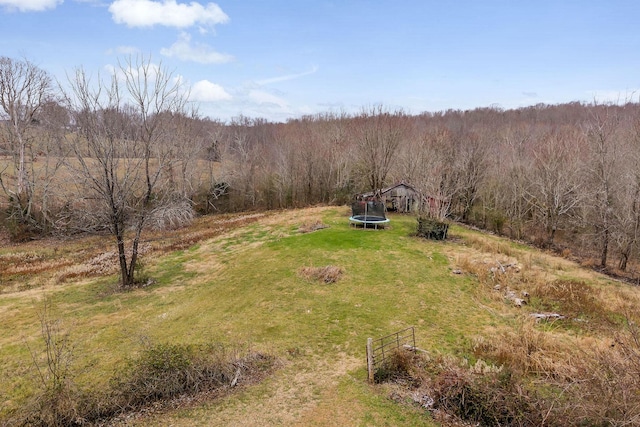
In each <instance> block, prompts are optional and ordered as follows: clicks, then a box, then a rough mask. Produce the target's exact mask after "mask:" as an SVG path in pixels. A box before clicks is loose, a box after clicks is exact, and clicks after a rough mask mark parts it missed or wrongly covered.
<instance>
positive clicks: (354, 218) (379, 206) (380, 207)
mask: <svg viewBox="0 0 640 427" xmlns="http://www.w3.org/2000/svg"><path fill="white" fill-rule="evenodd" d="M351 213H352V215H351V217H350V218H349V223H350V224H351V225H354V226H356V227H357V226H362V227H363V228H366V227H372V228H376V229H377V228H378V227H380V228H384V226H385V225H386V224H388V223H389V219H388V218H387V217H386V215H385V206H384V203H382V202H378V201H374V200H369V201H366V202H365V201H358V202H354V203H353V204H352V205H351Z"/></svg>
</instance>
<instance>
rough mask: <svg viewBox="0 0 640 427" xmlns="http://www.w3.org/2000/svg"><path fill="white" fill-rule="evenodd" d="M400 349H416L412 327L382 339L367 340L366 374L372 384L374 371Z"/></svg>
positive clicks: (414, 333)
mask: <svg viewBox="0 0 640 427" xmlns="http://www.w3.org/2000/svg"><path fill="white" fill-rule="evenodd" d="M400 348H409V349H411V350H415V348H416V332H415V329H414V327H413V326H411V327H408V328H406V329H403V330H401V331H398V332H394V333H393V334H389V335H387V336H384V337H382V338H377V339H373V338H367V372H368V375H369V381H370V382H374V379H375V373H376V370H377V369H378V368H379V367H381V366H382V365H384V363H385V361H386V360H387V359H388V358H389V357H391V355H392V354H393V353H394V352H395V351H396V350H398V349H400Z"/></svg>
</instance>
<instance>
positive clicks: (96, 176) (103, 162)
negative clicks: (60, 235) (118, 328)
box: [68, 57, 192, 287]
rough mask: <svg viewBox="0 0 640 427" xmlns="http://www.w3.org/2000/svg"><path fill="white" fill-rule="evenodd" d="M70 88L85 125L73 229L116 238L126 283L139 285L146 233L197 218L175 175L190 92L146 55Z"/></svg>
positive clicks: (77, 159)
mask: <svg viewBox="0 0 640 427" xmlns="http://www.w3.org/2000/svg"><path fill="white" fill-rule="evenodd" d="M70 83H71V87H72V91H73V92H72V93H70V94H69V96H68V100H69V103H70V105H71V106H72V109H73V111H74V113H75V120H76V123H77V124H78V126H79V131H78V132H77V133H76V134H75V137H74V141H73V151H74V154H75V156H74V159H73V161H71V162H70V163H69V166H70V168H71V170H73V171H74V172H75V173H74V175H73V176H74V179H75V184H76V194H77V197H76V198H75V200H74V205H73V206H72V211H73V213H74V215H73V219H74V220H75V221H74V223H73V224H74V226H77V227H81V228H83V229H85V230H87V231H94V232H95V231H102V230H105V231H108V232H109V233H110V234H112V235H113V236H114V237H115V240H116V244H117V251H118V259H119V266H120V275H121V285H122V286H123V287H131V286H133V285H135V275H134V274H135V271H136V266H137V262H138V256H139V244H140V240H141V235H142V232H143V230H144V229H145V228H146V227H147V226H149V225H154V226H157V227H163V226H169V225H176V224H181V223H184V222H186V221H188V220H190V219H191V217H192V209H191V205H190V203H189V202H188V201H187V200H185V198H184V197H183V196H184V195H183V193H182V191H181V188H180V186H176V185H175V180H176V179H177V178H179V174H178V177H176V176H175V173H174V172H175V170H176V169H177V167H176V165H177V163H178V160H179V159H180V153H181V150H180V146H179V142H178V141H176V140H175V139H176V136H177V135H176V134H175V133H174V131H175V126H176V125H175V123H174V120H175V119H176V118H181V117H183V116H184V115H185V107H186V105H187V104H186V101H187V98H188V92H186V91H185V90H184V88H183V87H182V85H181V84H180V83H179V81H178V80H176V79H174V78H173V75H172V73H171V72H169V71H167V70H166V69H165V68H163V67H162V66H161V65H160V66H155V65H154V64H152V63H151V61H150V59H145V58H142V57H138V58H136V59H134V60H132V59H129V60H128V61H126V62H125V63H124V64H120V65H119V68H118V70H117V71H116V73H114V74H113V75H112V76H111V78H110V79H109V80H108V81H104V80H101V79H100V78H98V80H97V81H96V82H92V81H91V79H90V78H89V77H88V76H87V74H86V73H85V72H84V71H82V70H77V71H76V74H75V76H74V77H73V78H72V79H71V82H70ZM122 86H124V90H123V88H122ZM127 242H128V245H127ZM127 246H128V247H127Z"/></svg>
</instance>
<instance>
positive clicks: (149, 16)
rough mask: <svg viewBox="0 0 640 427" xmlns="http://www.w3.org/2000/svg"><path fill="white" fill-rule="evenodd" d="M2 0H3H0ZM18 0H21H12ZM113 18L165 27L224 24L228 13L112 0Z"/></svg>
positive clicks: (170, 1)
mask: <svg viewBox="0 0 640 427" xmlns="http://www.w3.org/2000/svg"><path fill="white" fill-rule="evenodd" d="M0 1H6V0H0ZM13 1H16V2H18V1H21V0H13ZM109 12H111V15H112V17H113V20H114V21H115V22H116V23H118V24H125V25H127V26H129V27H152V26H154V25H164V26H167V27H176V28H188V27H191V26H193V25H205V26H207V25H215V24H224V23H226V22H228V21H229V17H228V16H227V14H226V13H224V12H223V11H222V9H221V8H220V6H218V5H217V4H215V3H207V5H206V6H203V5H201V4H200V3H197V2H191V3H189V4H186V3H177V2H176V0H164V1H162V2H158V1H152V0H115V1H114V2H113V3H111V6H109Z"/></svg>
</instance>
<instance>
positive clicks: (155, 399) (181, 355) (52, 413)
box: [0, 344, 275, 427]
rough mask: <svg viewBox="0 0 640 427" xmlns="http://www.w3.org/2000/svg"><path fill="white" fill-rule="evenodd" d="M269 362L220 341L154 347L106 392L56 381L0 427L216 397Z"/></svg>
mask: <svg viewBox="0 0 640 427" xmlns="http://www.w3.org/2000/svg"><path fill="white" fill-rule="evenodd" d="M274 364H275V359H274V358H273V357H271V356H267V355H263V354H260V353H253V352H241V351H240V350H239V349H236V348H234V349H229V348H227V347H225V346H222V345H215V344H201V345H186V344H159V345H154V346H150V347H147V348H145V349H144V350H143V351H142V352H141V353H140V355H139V356H138V357H136V358H132V359H129V360H128V361H126V363H125V364H124V366H123V367H122V369H121V370H120V372H118V373H117V374H116V375H115V376H114V377H113V378H112V379H111V381H110V383H109V387H108V388H107V389H106V390H103V391H94V390H88V391H79V390H77V389H76V388H75V387H73V383H72V382H71V381H67V380H65V381H61V382H60V383H59V384H58V385H55V386H54V385H52V386H50V387H49V386H48V387H46V388H45V389H44V390H43V391H42V392H39V393H37V394H36V395H34V396H33V397H32V399H31V400H30V401H29V403H28V404H27V405H25V407H23V408H22V409H21V410H20V411H18V413H15V414H13V415H12V418H10V419H5V420H2V419H0V425H5V424H4V423H6V424H7V425H16V426H43V427H58V426H74V425H86V424H100V425H102V424H105V423H106V424H108V423H109V422H111V421H112V420H114V419H115V418H116V417H119V416H121V415H123V414H126V413H129V412H134V411H139V410H142V409H144V408H147V407H149V406H154V407H161V406H162V405H163V404H168V403H170V402H171V401H172V400H173V399H176V398H179V397H182V396H194V395H196V394H199V393H209V392H215V393H216V395H218V394H219V393H224V392H225V391H226V390H230V389H231V388H233V387H234V386H236V385H239V384H250V383H253V382H256V381H259V380H261V379H262V378H263V377H264V376H265V375H266V374H267V373H268V372H269V371H270V370H271V369H272V368H273V367H274ZM47 384H48V383H47ZM51 384H53V383H51Z"/></svg>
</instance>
